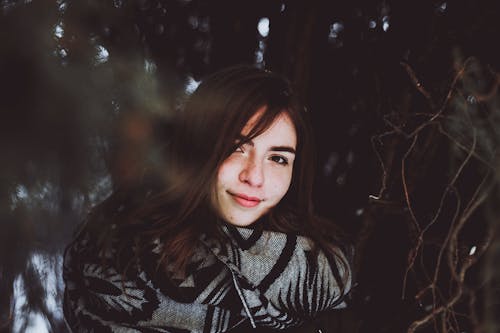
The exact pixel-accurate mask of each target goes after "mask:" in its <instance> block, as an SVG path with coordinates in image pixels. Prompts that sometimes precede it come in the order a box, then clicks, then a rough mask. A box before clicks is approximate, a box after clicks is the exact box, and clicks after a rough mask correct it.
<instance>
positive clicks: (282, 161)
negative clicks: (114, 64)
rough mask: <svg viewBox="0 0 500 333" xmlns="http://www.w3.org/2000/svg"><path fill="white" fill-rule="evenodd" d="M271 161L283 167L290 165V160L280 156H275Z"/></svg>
mask: <svg viewBox="0 0 500 333" xmlns="http://www.w3.org/2000/svg"><path fill="white" fill-rule="evenodd" d="M270 160H271V161H273V162H276V163H278V164H281V165H287V164H288V159H286V158H284V157H283V156H279V155H273V156H271V157H270Z"/></svg>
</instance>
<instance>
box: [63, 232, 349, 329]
mask: <svg viewBox="0 0 500 333" xmlns="http://www.w3.org/2000/svg"><path fill="white" fill-rule="evenodd" d="M222 229H223V231H224V233H225V235H226V236H227V241H226V242H224V243H222V244H221V243H220V242H219V241H216V240H213V239H210V238H209V237H207V236H206V235H201V236H200V238H199V242H198V246H197V247H196V248H195V250H194V253H193V256H192V258H191V259H190V261H189V263H188V265H187V268H186V274H184V275H182V276H180V275H176V274H175V273H174V274H173V275H172V276H170V277H169V278H167V277H166V275H165V273H164V271H163V270H161V269H158V263H159V260H160V255H161V250H162V243H161V241H160V240H158V239H157V240H154V241H153V242H152V243H151V246H150V248H148V251H147V253H148V255H142V256H141V257H140V258H139V259H138V260H137V264H136V265H133V266H131V267H130V269H127V270H125V272H124V271H123V270H122V269H119V268H118V265H116V262H117V260H118V258H120V260H123V259H124V258H125V259H127V258H133V255H134V246H133V244H132V243H131V244H130V246H127V247H125V248H124V249H123V250H121V251H120V252H118V251H117V250H116V249H114V248H113V247H112V246H111V249H110V250H108V251H106V253H103V252H102V250H101V251H99V250H97V247H96V245H95V243H94V242H93V239H92V237H91V236H90V233H89V232H87V231H86V230H85V229H83V231H82V232H80V234H79V235H78V237H77V238H76V239H75V240H74V241H73V242H72V243H71V244H69V246H68V247H67V249H66V252H65V258H64V266H63V277H64V280H65V284H66V285H65V292H64V315H65V319H66V322H67V325H68V326H69V327H70V328H71V330H72V331H74V332H116V333H118V332H165V333H166V332H171V333H202V332H211V333H216V332H221V333H222V332H228V331H233V332H234V331H238V327H244V326H251V327H254V328H258V327H267V328H272V329H275V330H284V329H287V328H289V327H293V326H297V325H300V324H302V323H303V322H304V321H306V320H308V319H310V318H314V317H315V316H316V315H318V314H320V313H321V312H323V311H326V310H331V309H337V308H342V307H345V302H344V301H343V294H342V293H341V290H340V288H339V286H338V284H337V282H336V279H335V275H336V274H335V273H337V276H340V277H342V278H346V277H347V279H346V280H347V286H346V289H348V288H349V286H350V278H349V276H350V272H348V271H345V270H344V269H342V267H344V266H343V265H338V263H337V262H335V261H334V260H333V259H331V258H329V257H327V256H326V255H325V254H324V253H323V252H322V251H318V252H314V251H313V248H312V241H311V240H310V239H308V238H306V237H304V236H300V235H294V234H285V233H281V232H275V231H266V230H262V228H254V229H249V228H240V227H235V226H232V225H224V226H223V228H222ZM315 253H316V255H315Z"/></svg>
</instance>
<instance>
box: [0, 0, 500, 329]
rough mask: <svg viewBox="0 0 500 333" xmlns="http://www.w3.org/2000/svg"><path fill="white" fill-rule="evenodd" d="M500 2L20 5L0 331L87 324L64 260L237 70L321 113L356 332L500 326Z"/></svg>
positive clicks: (8, 119)
mask: <svg viewBox="0 0 500 333" xmlns="http://www.w3.org/2000/svg"><path fill="white" fill-rule="evenodd" d="M498 17H500V2H498V1H494V0H491V1H488V0H484V1H483V0H448V1H443V0H439V1H438V0H429V1H405V0H403V1H401V0H372V1H367V0H360V1H336V0H328V1H327V0H325V1H322V0H313V1H305V0H252V1H249V0H239V1H234V0H233V1H231V0H212V1H201V0H99V1H98V0H22V1H21V0H1V1H0V138H1V139H0V159H1V163H0V332H67V331H68V330H67V328H66V327H65V324H64V319H63V315H62V309H61V300H62V293H63V290H64V284H63V281H62V276H61V270H62V257H61V256H62V254H63V251H64V247H65V245H66V244H67V243H68V242H69V240H71V237H72V235H73V233H74V232H75V231H76V230H77V227H78V225H79V224H80V223H81V221H83V219H84V218H85V215H86V214H87V213H88V212H89V210H90V209H91V208H92V207H93V206H94V205H95V204H96V203H99V202H100V201H101V200H103V199H104V198H106V196H107V195H109V194H110V193H111V191H112V190H113V188H114V187H116V186H118V185H119V184H127V183H133V182H134V180H135V179H137V177H138V175H139V174H140V171H141V169H142V167H143V166H144V164H146V165H153V166H156V167H158V166H159V167H161V165H162V163H163V161H164V158H165V157H164V156H162V155H161V154H160V153H159V152H160V151H161V143H162V142H165V140H168V137H169V133H170V129H171V126H172V124H171V119H172V115H173V114H174V113H175V112H177V110H178V109H179V105H181V104H182V101H183V100H184V99H185V97H186V96H188V95H189V93H190V92H192V91H193V90H194V89H195V88H196V86H197V84H198V82H199V80H200V78H202V77H203V76H204V75H206V74H209V73H211V72H213V71H215V70H218V69H220V68H223V67H226V66H228V65H233V64H239V63H246V64H255V65H257V66H259V67H262V68H268V69H270V70H273V71H277V72H280V73H283V74H285V75H286V76H287V77H289V78H290V80H292V81H293V82H294V83H295V84H296V87H297V90H298V93H299V95H300V96H301V98H302V99H303V100H304V101H305V102H306V104H307V106H308V110H309V114H310V116H311V119H312V122H313V126H314V130H315V136H316V147H317V155H318V161H317V167H316V169H317V177H316V178H317V179H316V188H315V192H314V193H315V194H314V196H315V198H314V199H315V203H316V209H317V211H318V213H319V214H320V215H323V216H326V217H328V218H330V219H332V221H334V223H337V224H338V225H340V226H341V227H342V228H344V229H345V230H346V231H347V233H348V235H349V236H350V237H351V238H352V241H353V243H354V245H355V248H356V258H355V262H354V265H355V269H356V275H357V276H356V280H357V285H356V286H355V288H354V289H353V291H352V293H351V300H350V307H349V309H348V310H345V311H343V314H342V315H341V319H340V320H339V321H338V322H339V324H338V326H337V327H335V328H332V329H334V330H335V331H336V332H337V331H338V332H372V333H373V332H499V331H500V320H499V319H498V314H499V313H500V235H499V232H500V228H499V225H500V223H499V217H500V215H499V208H500V205H499V202H500V201H499V199H500V195H499V194H500V193H499V186H498V185H499V163H498V162H499V160H498V143H499V140H500V136H499V130H500V127H499V126H500V104H499V102H500V100H499V94H498V85H499V80H500V77H499V71H500V51H499V50H500V48H498V47H497V45H496V44H497V42H495V41H496V40H497V38H498V34H499V33H500V24H499V22H500V21H499V20H498Z"/></svg>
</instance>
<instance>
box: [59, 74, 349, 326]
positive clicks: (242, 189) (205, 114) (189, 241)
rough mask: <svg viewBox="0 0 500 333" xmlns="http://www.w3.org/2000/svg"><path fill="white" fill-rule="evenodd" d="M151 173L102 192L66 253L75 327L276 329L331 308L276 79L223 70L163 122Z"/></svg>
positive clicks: (332, 292)
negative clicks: (161, 156)
mask: <svg viewBox="0 0 500 333" xmlns="http://www.w3.org/2000/svg"><path fill="white" fill-rule="evenodd" d="M176 126H177V127H176V134H175V136H174V139H173V140H172V142H171V145H170V147H169V153H168V155H167V156H168V160H169V166H168V167H167V168H165V170H159V171H157V172H149V174H153V175H154V176H150V177H147V178H148V180H144V181H143V182H142V183H141V184H140V186H138V187H137V188H136V189H135V190H131V189H127V190H123V191H116V192H115V193H114V194H113V195H112V196H111V197H110V198H109V199H107V200H106V201H105V202H104V203H102V204H101V205H100V206H99V207H97V208H96V209H94V211H93V212H92V213H91V215H90V216H89V219H88V222H87V224H86V225H85V226H84V228H83V230H82V231H80V232H79V234H78V236H77V238H76V240H75V241H74V242H73V243H72V244H70V246H69V247H68V249H67V251H66V256H65V265H64V278H65V281H66V291H65V299H64V313H65V316H66V320H67V322H68V324H69V326H70V327H71V328H73V330H75V331H86V330H90V331H99V332H101V331H103V332H104V331H108V332H123V331H130V332H227V331H233V332H234V331H235V332H241V331H242V330H243V329H244V328H245V327H246V328H250V327H253V328H258V331H259V332H262V331H263V328H265V327H267V328H272V329H277V330H284V329H287V328H288V327H293V326H298V325H301V324H302V323H304V322H306V321H308V320H310V319H311V318H314V317H315V316H317V315H318V314H319V313H321V312H323V311H325V310H329V309H333V308H337V307H343V306H344V302H343V296H344V295H345V294H346V292H347V290H348V289H349V286H350V280H351V276H350V275H351V274H350V270H349V266H348V264H347V262H346V259H345V256H344V254H343V252H342V250H341V247H340V245H341V243H340V242H339V240H338V232H337V231H336V230H333V229H332V228H333V227H332V225H331V224H330V223H328V222H326V221H323V220H321V219H319V218H317V217H316V216H315V215H314V214H313V210H312V204H311V189H312V182H313V174H312V172H313V168H314V167H313V163H312V161H313V155H312V151H313V149H312V148H313V147H312V144H311V134H310V129H309V126H308V125H307V122H306V120H305V114H304V108H303V107H301V106H300V105H299V103H298V101H297V100H296V98H295V97H294V95H293V92H292V90H291V88H290V86H289V84H288V82H287V81H286V80H284V79H283V78H282V77H280V76H278V75H276V74H273V73H271V72H268V71H264V70H260V69H255V68H252V67H242V66H239V67H233V68H229V69H226V70H222V71H220V72H218V73H215V74H213V75H212V76H210V77H208V78H207V79H206V80H204V81H203V82H202V83H201V84H200V86H199V87H198V89H197V90H196V91H195V92H194V93H193V95H192V96H191V97H190V98H189V100H188V101H187V103H186V105H185V107H184V109H183V111H182V112H180V113H179V119H178V121H177V122H176Z"/></svg>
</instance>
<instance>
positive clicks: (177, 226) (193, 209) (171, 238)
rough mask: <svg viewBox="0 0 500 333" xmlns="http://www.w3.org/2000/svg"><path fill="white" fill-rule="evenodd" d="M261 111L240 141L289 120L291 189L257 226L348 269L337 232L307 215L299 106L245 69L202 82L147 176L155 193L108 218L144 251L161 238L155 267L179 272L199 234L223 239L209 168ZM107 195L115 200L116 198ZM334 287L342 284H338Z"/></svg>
mask: <svg viewBox="0 0 500 333" xmlns="http://www.w3.org/2000/svg"><path fill="white" fill-rule="evenodd" d="M261 107H265V111H264V112H263V113H262V115H261V116H260V118H259V119H258V121H257V122H256V124H255V126H254V127H253V128H252V129H251V130H250V132H249V133H248V135H247V137H246V138H245V139H248V140H251V139H252V138H254V137H256V136H258V135H260V134H261V133H263V132H264V131H265V130H266V129H267V128H268V127H269V126H270V125H271V124H272V123H273V121H274V119H275V118H276V117H277V116H278V115H279V114H281V113H283V112H286V113H287V114H288V115H289V117H290V118H291V120H292V122H293V124H294V126H295V130H296V134H297V147H296V159H295V162H294V168H293V175H292V182H291V186H290V188H289V190H288V192H287V194H286V195H285V196H284V198H283V199H282V200H281V201H280V203H279V204H278V205H277V206H276V207H274V208H273V209H272V210H271V211H270V212H269V213H268V214H267V216H266V217H267V218H266V219H265V221H266V222H265V223H266V225H265V228H266V229H269V230H275V231H281V232H291V233H296V234H301V235H304V236H308V237H309V238H311V239H312V240H314V244H317V245H318V246H319V248H321V249H323V250H324V251H325V253H326V254H327V255H329V256H330V257H333V258H335V259H336V260H334V261H333V262H340V263H341V265H342V266H343V267H340V269H341V270H342V271H344V272H349V269H348V265H347V263H346V262H345V260H344V257H343V256H342V255H341V251H340V250H339V245H340V242H339V239H338V238H339V237H338V236H339V233H338V231H337V230H336V229H335V228H334V226H333V224H331V223H329V222H327V221H324V220H322V219H320V218H317V217H316V216H315V215H314V210H313V206H312V202H311V197H312V184H313V173H314V168H315V166H314V155H315V154H314V145H313V143H312V141H311V140H312V135H311V128H310V125H309V122H308V120H307V114H306V111H305V108H304V107H303V106H302V105H301V103H300V101H298V100H297V98H296V97H295V94H294V92H293V90H292V88H291V85H290V83H289V82H288V81H287V80H286V79H284V78H283V77H281V76H279V75H277V74H275V73H272V72H269V71H266V70H261V69H257V68H253V67H249V66H237V67H231V68H228V69H225V70H222V71H219V72H217V73H215V74H212V75H211V76H209V77H207V78H206V79H204V80H203V81H202V83H201V84H200V85H199V87H198V88H197V90H196V91H195V92H194V93H193V94H192V96H190V98H189V99H188V100H187V102H186V104H185V106H184V107H183V109H182V110H181V111H180V112H179V114H178V119H177V120H176V122H175V124H176V125H175V126H176V129H175V135H174V138H173V140H172V142H171V143H170V145H169V149H168V154H167V158H168V167H166V168H165V169H164V170H157V172H155V175H156V176H155V177H153V178H154V179H161V183H162V186H160V190H157V191H155V194H153V195H151V196H149V197H147V198H146V199H145V200H144V201H142V202H141V200H137V201H138V202H140V203H139V204H137V205H136V207H135V208H134V209H133V210H131V211H130V210H127V211H126V212H124V213H122V214H118V215H115V218H113V220H115V221H119V223H120V225H121V226H122V227H121V229H122V230H126V229H127V228H130V227H131V226H138V225H140V226H142V227H143V228H142V229H141V228H135V229H134V230H136V231H134V233H135V234H134V236H135V239H136V244H137V245H139V246H137V248H138V249H141V248H145V247H146V245H147V244H148V243H151V241H152V239H160V240H162V243H163V245H164V246H163V249H162V251H163V253H162V255H161V262H160V263H159V266H160V267H164V268H165V267H166V266H167V265H168V266H169V267H174V268H177V269H181V270H182V269H183V267H185V265H186V263H188V262H189V259H190V258H191V255H192V253H193V249H194V248H195V247H196V245H197V242H198V239H199V237H200V234H201V233H204V234H208V235H211V236H212V237H216V238H219V239H221V238H222V237H223V235H222V233H221V232H220V224H218V223H217V220H218V218H217V216H216V214H215V212H214V211H213V209H212V207H211V204H210V202H211V200H210V198H211V194H212V189H213V186H214V184H215V181H216V177H217V171H218V169H219V167H220V166H221V165H222V163H223V162H224V160H225V159H226V158H227V157H228V156H229V155H230V154H231V153H232V152H233V151H234V148H235V141H236V140H237V138H238V137H240V133H241V131H242V129H243V127H244V126H245V125H246V124H247V122H248V120H249V119H250V118H251V117H252V116H253V115H254V114H255V112H256V111H257V110H258V109H260V108H261ZM146 188H147V186H146ZM142 192H143V193H146V192H147V191H142ZM114 196H115V197H116V198H119V197H120V195H119V194H118V193H115V195H114ZM122 197H129V196H127V194H122ZM112 201H116V200H115V199H114V200H112ZM112 206H114V207H116V204H114V205H112ZM103 209H104V211H106V210H109V209H108V208H103ZM101 212H102V209H101ZM99 215H102V214H99V213H94V216H99ZM108 215H109V214H108ZM117 216H118V217H117ZM101 218H102V216H101ZM94 219H95V218H94ZM116 223H118V222H116ZM103 238H105V236H103ZM221 240H222V239H221ZM118 241H119V240H118ZM141 245H142V246H141ZM139 251H140V250H139ZM139 255H140V254H139ZM337 276H338V274H337ZM338 280H339V279H338ZM338 282H339V284H340V285H341V286H343V285H344V283H343V282H344V281H338ZM342 289H343V288H342Z"/></svg>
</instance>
